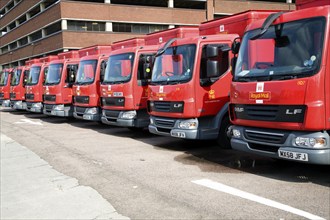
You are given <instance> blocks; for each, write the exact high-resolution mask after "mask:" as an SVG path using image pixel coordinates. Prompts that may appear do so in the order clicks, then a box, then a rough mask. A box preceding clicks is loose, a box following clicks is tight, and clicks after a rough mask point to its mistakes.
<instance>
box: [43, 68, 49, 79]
mask: <svg viewBox="0 0 330 220" xmlns="http://www.w3.org/2000/svg"><path fill="white" fill-rule="evenodd" d="M47 74H48V67H45V68H44V81H43V83H45V81H46V77H47Z"/></svg>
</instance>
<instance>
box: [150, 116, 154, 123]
mask: <svg viewBox="0 0 330 220" xmlns="http://www.w3.org/2000/svg"><path fill="white" fill-rule="evenodd" d="M150 124H151V125H152V124H154V119H152V118H151V117H150Z"/></svg>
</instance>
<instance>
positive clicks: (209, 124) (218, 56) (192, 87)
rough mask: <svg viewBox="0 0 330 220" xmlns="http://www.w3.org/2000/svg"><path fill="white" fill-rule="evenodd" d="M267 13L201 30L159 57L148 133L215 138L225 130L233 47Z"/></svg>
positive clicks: (224, 141) (226, 144)
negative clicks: (237, 39)
mask: <svg viewBox="0 0 330 220" xmlns="http://www.w3.org/2000/svg"><path fill="white" fill-rule="evenodd" d="M270 13H271V12H268V11H247V12H244V13H240V14H237V15H233V16H229V17H226V18H223V19H218V20H214V21H210V22H206V23H202V24H201V25H200V26H199V31H198V32H196V33H195V34H194V36H189V37H184V38H174V39H172V40H169V41H168V42H167V43H166V44H165V45H163V46H162V48H161V49H160V50H159V52H158V53H157V55H156V59H155V63H154V67H153V72H152V78H151V82H150V85H149V90H150V95H149V101H148V111H149V114H150V125H149V131H150V132H151V133H154V134H159V135H164V136H172V137H178V138H183V139H200V140H203V139H204V140H205V139H210V140H211V139H215V140H218V143H219V145H220V146H221V147H223V148H230V140H229V138H228V137H227V135H226V131H227V129H228V127H229V125H230V123H229V117H228V104H229V90H230V82H231V78H232V76H231V71H230V70H231V69H230V60H231V58H233V54H232V53H231V52H230V46H231V44H232V42H233V41H234V40H235V39H236V38H238V37H239V35H238V34H236V33H239V34H240V33H243V32H244V29H245V27H246V26H247V25H248V24H249V23H251V22H252V21H253V20H256V19H260V18H262V17H266V16H267V15H269V14H270Z"/></svg>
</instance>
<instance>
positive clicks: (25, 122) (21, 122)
mask: <svg viewBox="0 0 330 220" xmlns="http://www.w3.org/2000/svg"><path fill="white" fill-rule="evenodd" d="M14 124H32V125H42V123H41V122H34V121H31V120H29V119H26V118H23V119H21V120H20V121H17V122H14Z"/></svg>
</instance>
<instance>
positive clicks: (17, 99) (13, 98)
mask: <svg viewBox="0 0 330 220" xmlns="http://www.w3.org/2000/svg"><path fill="white" fill-rule="evenodd" d="M38 62H39V59H33V60H28V61H26V62H25V66H19V67H17V68H16V69H15V70H14V72H13V73H12V76H11V82H10V107H11V108H13V109H16V110H25V109H26V102H25V85H26V83H27V77H28V75H29V71H30V66H31V65H32V64H34V63H38Z"/></svg>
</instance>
